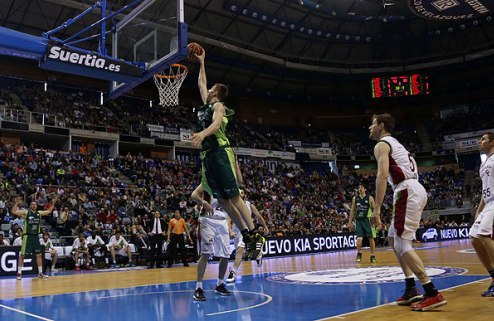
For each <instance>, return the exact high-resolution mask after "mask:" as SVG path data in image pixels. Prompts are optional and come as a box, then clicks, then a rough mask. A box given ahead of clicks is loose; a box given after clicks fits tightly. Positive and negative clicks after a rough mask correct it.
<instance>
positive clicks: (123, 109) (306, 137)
mask: <svg viewBox="0 0 494 321" xmlns="http://www.w3.org/2000/svg"><path fill="white" fill-rule="evenodd" d="M2 82H4V83H5V86H4V89H2V90H1V91H0V108H2V110H0V114H1V117H3V119H8V120H13V121H17V122H27V121H36V122H38V123H42V124H45V125H51V126H58V127H69V128H82V129H88V130H98V131H107V132H119V133H124V134H132V135H138V136H141V137H149V136H150V132H149V130H148V128H147V125H148V124H153V125H161V126H164V127H170V128H186V129H190V128H191V127H192V129H194V128H193V127H194V126H193V125H191V123H193V122H191V119H194V118H195V115H194V114H193V104H194V103H190V102H189V103H187V104H185V105H184V106H180V107H177V108H162V107H160V106H157V105H155V106H154V107H150V105H149V101H148V100H142V99H134V98H129V97H124V98H119V99H117V100H113V101H105V102H104V104H101V103H100V99H101V94H100V92H96V91H85V90H82V89H79V88H78V89H73V88H66V87H61V86H54V85H50V86H49V88H47V89H46V90H45V87H44V86H43V85H42V84H41V83H39V82H28V81H22V80H11V79H7V78H0V83H2ZM21 106H25V108H26V109H27V110H29V111H30V112H32V116H28V115H27V113H26V111H25V110H24V109H23V108H22V107H21ZM30 118H32V119H30ZM229 126H230V133H231V136H230V140H231V143H232V145H233V146H236V147H248V148H257V149H267V150H277V151H284V150H289V151H291V147H290V141H300V142H302V143H303V144H304V145H307V146H316V147H320V146H321V144H322V143H329V147H331V148H333V149H334V150H335V151H336V153H337V154H339V155H341V154H343V155H369V154H371V153H372V147H373V142H371V141H370V140H369V139H368V130H367V128H366V127H365V126H364V127H363V128H358V130H355V128H348V129H338V130H317V129H314V128H312V127H310V126H307V127H300V128H297V129H294V128H293V127H290V128H286V127H282V126H267V125H261V124H252V123H242V122H239V121H238V120H237V119H236V118H234V119H233V120H232V121H231V122H230V125H229ZM399 126H401V127H399V128H397V131H396V135H397V136H398V138H399V139H400V140H401V141H402V142H403V143H404V144H405V145H406V146H407V147H408V148H409V150H411V151H420V150H421V146H422V145H421V142H420V140H419V139H418V138H417V136H416V135H413V133H414V129H413V128H408V127H406V125H402V124H399ZM403 126H405V127H403Z"/></svg>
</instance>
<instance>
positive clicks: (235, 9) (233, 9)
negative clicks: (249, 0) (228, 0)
mask: <svg viewBox="0 0 494 321" xmlns="http://www.w3.org/2000/svg"><path fill="white" fill-rule="evenodd" d="M230 10H232V11H233V12H235V11H237V6H236V5H234V4H232V5H231V7H230Z"/></svg>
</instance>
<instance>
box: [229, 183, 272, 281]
mask: <svg viewBox="0 0 494 321" xmlns="http://www.w3.org/2000/svg"><path fill="white" fill-rule="evenodd" d="M240 197H241V198H242V199H243V200H244V201H245V204H247V207H248V208H249V211H250V215H251V216H252V215H254V216H255V217H257V219H258V220H259V221H261V224H262V226H263V227H264V235H267V234H268V233H269V228H268V225H267V224H266V221H265V220H264V218H263V217H262V215H261V213H259V211H258V210H257V208H256V207H255V206H254V204H252V203H251V202H249V201H247V200H245V192H244V190H242V189H241V190H240ZM253 220H254V218H253ZM233 233H235V241H234V244H235V251H236V252H235V261H234V262H233V268H230V272H229V274H228V277H227V278H226V282H227V283H232V282H235V276H236V275H237V272H238V268H239V266H240V263H242V258H243V257H244V253H245V243H244V241H243V240H242V234H241V233H240V230H239V228H238V227H237V226H236V225H235V224H233ZM256 262H257V266H259V267H260V266H261V265H262V256H261V258H260V259H256Z"/></svg>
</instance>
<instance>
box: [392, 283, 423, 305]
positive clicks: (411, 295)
mask: <svg viewBox="0 0 494 321" xmlns="http://www.w3.org/2000/svg"><path fill="white" fill-rule="evenodd" d="M421 299H422V294H421V293H420V290H419V289H418V288H417V287H413V288H411V289H408V290H407V289H405V291H403V295H402V296H400V297H399V298H398V299H396V300H395V302H396V304H398V305H410V304H412V303H413V302H417V301H420V300H421Z"/></svg>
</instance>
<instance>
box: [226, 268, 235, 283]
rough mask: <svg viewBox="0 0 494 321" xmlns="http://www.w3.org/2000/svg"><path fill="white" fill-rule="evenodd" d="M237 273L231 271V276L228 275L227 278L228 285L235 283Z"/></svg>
mask: <svg viewBox="0 0 494 321" xmlns="http://www.w3.org/2000/svg"><path fill="white" fill-rule="evenodd" d="M235 275H236V273H235V271H233V270H230V274H228V277H227V278H226V283H233V282H235Z"/></svg>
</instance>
